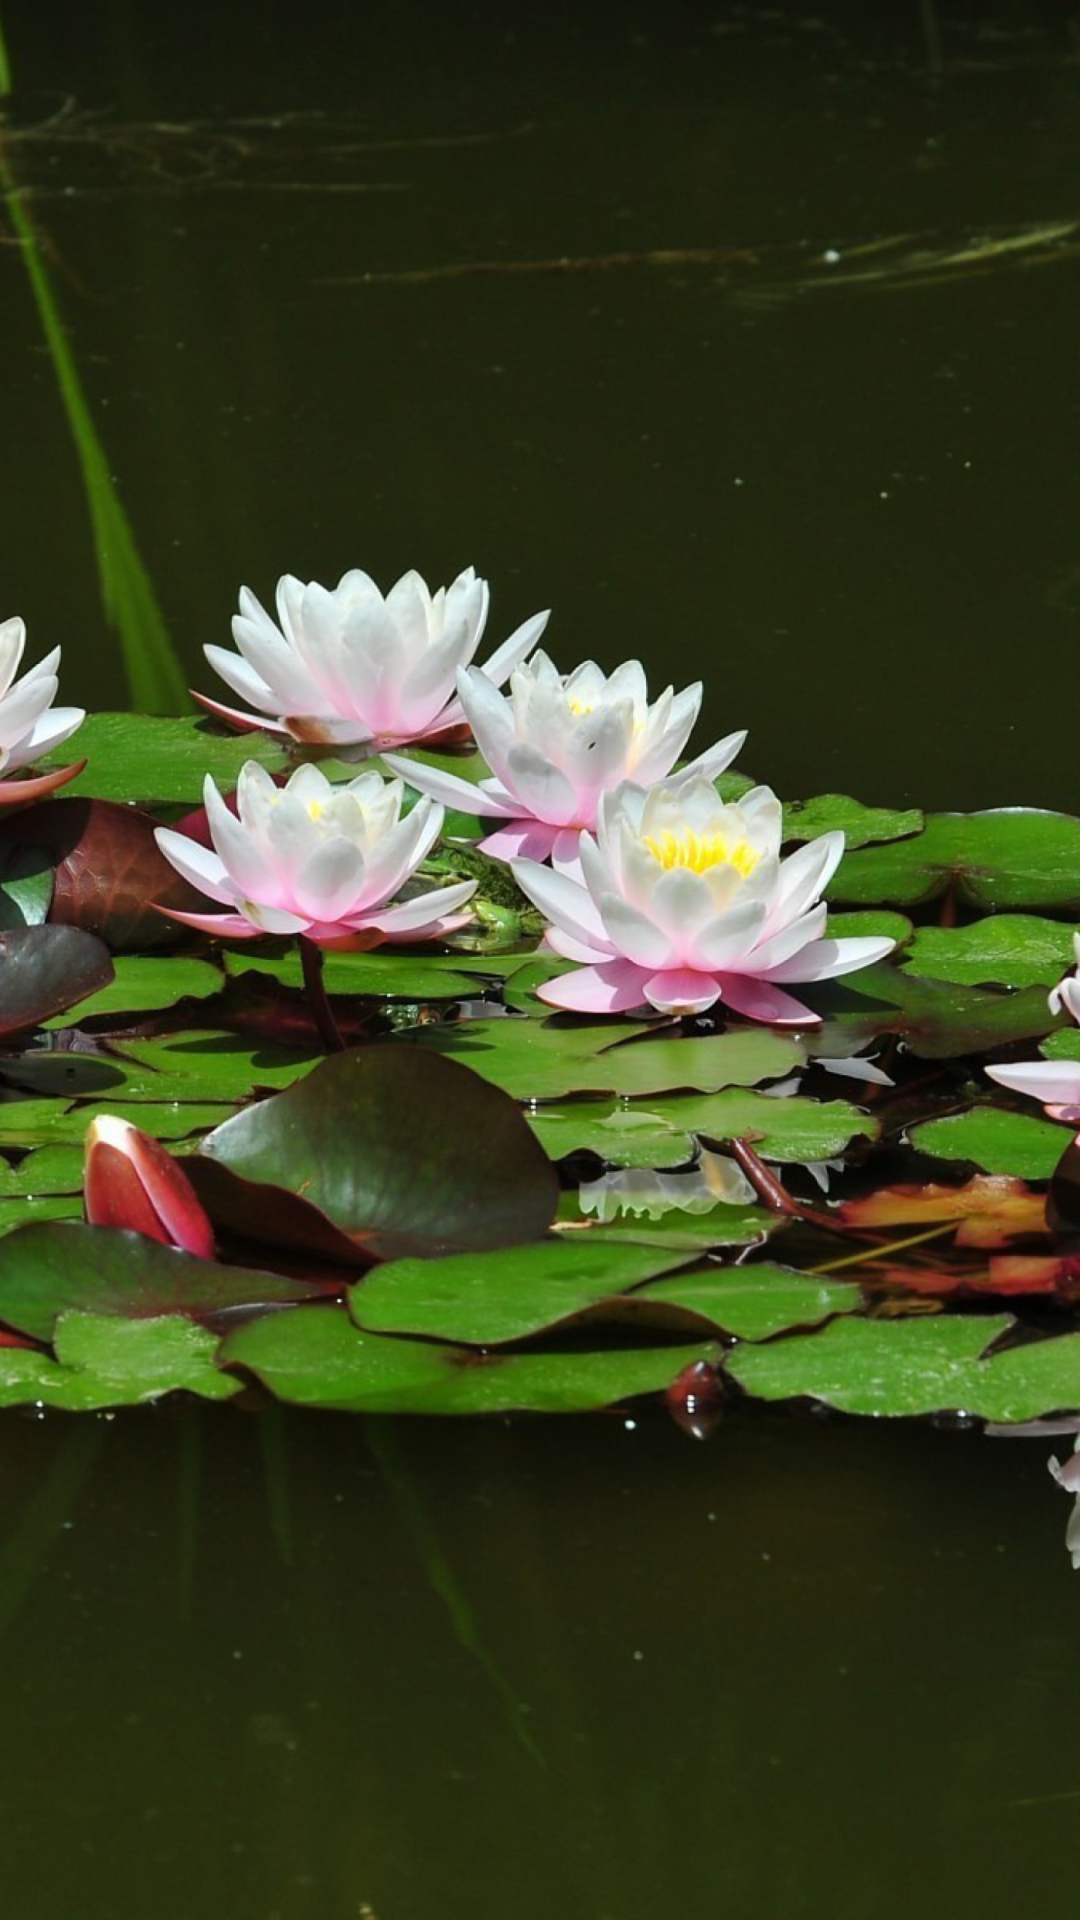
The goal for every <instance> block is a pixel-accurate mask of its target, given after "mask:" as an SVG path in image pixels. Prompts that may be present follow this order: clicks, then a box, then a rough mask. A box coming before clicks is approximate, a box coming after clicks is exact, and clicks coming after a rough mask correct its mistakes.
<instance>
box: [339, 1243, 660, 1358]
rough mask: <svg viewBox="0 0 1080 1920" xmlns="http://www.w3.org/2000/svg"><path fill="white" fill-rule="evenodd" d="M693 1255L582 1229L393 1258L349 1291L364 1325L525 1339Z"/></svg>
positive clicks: (450, 1336)
mask: <svg viewBox="0 0 1080 1920" xmlns="http://www.w3.org/2000/svg"><path fill="white" fill-rule="evenodd" d="M693 1258H694V1254H693V1253H689V1254H686V1253H684V1254H682V1255H681V1256H680V1255H679V1254H677V1253H671V1252H663V1251H661V1252H657V1251H656V1250H655V1249H653V1248H647V1247H638V1246H617V1245H613V1244H612V1243H611V1242H606V1243H604V1244H595V1243H593V1242H591V1241H590V1239H589V1237H588V1236H587V1235H586V1234H575V1235H574V1236H573V1237H572V1239H569V1240H567V1239H562V1240H554V1239H553V1240H548V1241H543V1242H541V1243H539V1244H537V1245H534V1246H528V1247H513V1248H510V1247H505V1248H500V1249H499V1250H498V1252H495V1253H468V1254H465V1253H459V1254H451V1255H449V1256H448V1257H447V1258H445V1259H442V1260H392V1261H390V1262H389V1263H388V1264H387V1265H386V1266H383V1267H379V1268H377V1269H376V1271H375V1272H374V1273H372V1274H370V1275H369V1276H368V1278H367V1279H366V1280H362V1281H361V1282H360V1283H359V1284H358V1285H357V1286H354V1287H352V1288H350V1291H349V1311H350V1313H351V1314H352V1317H353V1319H354V1320H355V1321H356V1324H357V1326H359V1327H363V1328H365V1329H367V1331H369V1332H371V1333H412V1334H421V1335H423V1336H424V1337H425V1338H428V1339H440V1340H456V1341H460V1342H462V1343H464V1344H465V1345H468V1346H480V1347H487V1346H499V1345H501V1344H503V1343H505V1342H506V1341H509V1340H524V1339H527V1338H528V1337H529V1336H530V1335H531V1334H535V1333H539V1332H541V1331H542V1330H543V1329H544V1328H545V1327H551V1326H555V1325H557V1324H558V1323H559V1322H560V1321H562V1320H569V1319H572V1318H574V1316H575V1315H577V1314H580V1313H583V1312H584V1311H585V1309H586V1308H588V1307H594V1306H596V1304H597V1303H598V1302H602V1301H605V1300H610V1299H611V1298H612V1297H613V1296H614V1295H616V1294H621V1293H624V1292H625V1291H626V1290H627V1289H628V1288H630V1287H637V1286H640V1285H641V1283H642V1281H644V1280H652V1279H653V1278H654V1277H655V1276H656V1275H657V1274H658V1273H667V1272H670V1270H671V1268H672V1267H675V1266H678V1265H680V1264H681V1263H682V1262H684V1261H686V1260H689V1259H693Z"/></svg>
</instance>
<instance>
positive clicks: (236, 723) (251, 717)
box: [188, 687, 288, 736]
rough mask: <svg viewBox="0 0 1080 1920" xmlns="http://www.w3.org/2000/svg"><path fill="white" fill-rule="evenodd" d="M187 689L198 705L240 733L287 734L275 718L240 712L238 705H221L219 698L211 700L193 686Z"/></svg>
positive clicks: (285, 729)
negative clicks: (269, 718) (267, 718)
mask: <svg viewBox="0 0 1080 1920" xmlns="http://www.w3.org/2000/svg"><path fill="white" fill-rule="evenodd" d="M188 691H189V692H190V694H191V697H192V699H193V700H197V701H198V703H199V705H200V707H205V708H206V711H207V713H212V714H215V715H216V716H217V718H218V719H219V720H227V721H228V723H229V725H230V727H238V728H239V729H240V732H241V733H281V734H285V735H286V736H287V735H288V728H287V727H283V726H280V725H279V724H278V722H277V721H276V720H266V719H262V718H261V717H260V716H259V715H258V714H257V713H241V712H240V709H239V708H238V707H223V706H222V704H221V701H220V700H211V699H210V698H209V696H208V695H207V694H205V693H199V692H197V691H196V689H195V688H194V687H190V688H189V689H188Z"/></svg>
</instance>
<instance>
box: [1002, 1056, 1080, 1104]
mask: <svg viewBox="0 0 1080 1920" xmlns="http://www.w3.org/2000/svg"><path fill="white" fill-rule="evenodd" d="M986 1072H987V1076H988V1078H989V1079H991V1080H996V1081H997V1082H998V1084H999V1085H1000V1086H1002V1087H1009V1088H1011V1090H1012V1091H1013V1093H1026V1094H1029V1095H1030V1097H1031V1098H1032V1099H1033V1100H1041V1101H1042V1103H1043V1105H1044V1106H1054V1107H1075V1106H1080V1060H1024V1061H1022V1062H1021V1063H1020V1064H1019V1065H1018V1066H1015V1067H987V1069H986Z"/></svg>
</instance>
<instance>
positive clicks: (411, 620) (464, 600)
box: [196, 567, 548, 752]
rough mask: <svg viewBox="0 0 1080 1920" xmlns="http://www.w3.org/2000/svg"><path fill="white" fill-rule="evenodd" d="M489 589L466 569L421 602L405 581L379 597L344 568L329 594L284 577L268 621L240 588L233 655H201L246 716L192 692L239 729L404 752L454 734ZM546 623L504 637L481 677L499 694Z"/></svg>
mask: <svg viewBox="0 0 1080 1920" xmlns="http://www.w3.org/2000/svg"><path fill="white" fill-rule="evenodd" d="M488 597H489V596H488V586H487V582H486V580H481V579H479V578H478V576H477V575H476V573H475V572H474V571H473V569H472V567H466V569H465V571H464V572H463V573H459V574H458V577H457V579H456V580H454V581H453V582H452V584H451V585H450V586H449V587H440V588H439V589H438V590H437V592H435V593H432V592H431V591H430V590H429V588H428V586H427V583H426V582H425V581H424V580H423V579H421V577H420V575H419V574H418V573H415V572H410V573H405V574H403V575H402V577H401V579H400V580H398V581H397V582H396V583H395V584H394V586H392V587H391V588H390V591H389V593H387V594H383V593H381V592H380V590H379V588H378V587H377V586H376V584H375V582H374V580H372V578H371V576H370V574H367V573H363V572H361V571H360V570H359V568H353V569H352V570H351V571H350V572H349V573H346V574H343V575H342V578H341V579H340V580H339V582H338V584H337V586H336V587H334V588H329V587H323V586H320V585H319V583H318V581H315V580H311V581H308V582H307V583H306V584H305V582H304V581H302V580H297V579H295V578H294V577H293V575H292V574H289V573H287V574H285V575H284V576H283V577H282V579H280V580H279V581H278V585H277V598H276V606H277V616H278V617H277V620H276V621H275V620H273V619H272V618H271V616H270V615H269V614H268V613H267V612H266V609H265V608H264V607H263V606H261V605H260V603H259V601H258V600H257V599H256V598H255V595H254V594H253V593H252V592H250V590H249V589H248V588H247V587H241V589H240V612H239V613H238V614H236V615H235V616H234V618H233V623H232V631H233V639H234V640H235V641H236V645H237V648H238V652H237V653H229V652H228V651H227V649H226V648H224V647H217V646H208V647H204V648H203V652H204V653H205V654H206V658H207V660H208V661H209V662H210V665H211V666H212V667H213V669H214V671H215V672H216V673H218V674H220V675H221V678H222V679H223V680H224V681H226V683H227V684H228V685H229V686H230V687H232V689H233V691H234V692H235V693H238V694H239V695H240V697H241V699H242V700H246V701H247V702H248V705H249V706H250V707H253V708H254V709H255V711H254V712H253V713H246V712H243V711H241V710H240V709H238V708H235V707H226V706H222V705H221V704H220V703H219V702H218V701H215V700H208V699H207V698H205V696H204V695H202V694H198V695H196V698H197V699H199V700H200V701H201V703H202V705H203V706H204V707H208V708H209V710H210V711H211V713H216V714H219V715H220V716H221V717H222V718H223V719H225V720H228V721H230V722H231V723H232V724H233V725H234V726H239V727H248V728H250V727H262V728H265V729H266V730H267V731H268V732H270V733H280V734H287V735H289V736H290V737H291V738H292V739H294V740H299V741H304V742H306V743H314V744H320V745H328V746H335V747H351V748H356V747H363V748H366V749H367V750H369V751H371V752H379V751H380V750H381V749H382V748H383V747H390V746H404V745H408V744H410V743H413V742H419V741H423V740H430V739H432V738H434V737H435V736H437V735H439V734H443V733H447V732H450V731H453V730H454V729H456V728H460V727H462V726H463V725H464V719H465V716H464V714H463V712H462V709H461V706H460V704H459V701H458V698H457V695H456V693H455V676H456V674H457V672H458V670H459V669H460V668H462V667H466V666H468V664H469V662H470V661H471V660H472V658H473V655H474V654H475V652H476V649H477V647H478V646H479V644H480V638H481V635H482V634H483V631H484V626H485V623H486V620H487V613H488ZM547 618H548V616H547V614H546V613H538V614H534V615H533V616H532V618H531V619H529V620H526V621H525V622H524V624H523V625H522V626H520V627H518V628H517V630H516V631H515V632H514V633H512V634H511V635H510V638H509V639H508V640H505V641H504V642H503V644H502V646H501V647H498V648H497V649H496V651H495V652H494V653H493V654H492V655H491V658H490V659H489V660H488V661H487V662H486V664H485V666H484V667H483V668H482V669H480V670H479V671H481V672H482V673H483V674H484V675H486V676H487V677H488V679H489V682H490V684H491V685H492V686H501V685H502V683H503V681H504V680H505V679H506V676H507V674H508V673H510V671H511V669H512V668H513V667H515V666H516V665H517V663H518V661H520V660H523V659H524V657H525V655H526V654H527V653H529V652H530V651H531V650H532V648H533V647H534V646H535V645H536V643H537V641H538V640H539V638H540V635H541V634H542V633H543V630H544V627H545V625H546V624H547Z"/></svg>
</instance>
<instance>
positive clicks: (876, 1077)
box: [0, 571, 1080, 1484]
mask: <svg viewBox="0 0 1080 1920" xmlns="http://www.w3.org/2000/svg"><path fill="white" fill-rule="evenodd" d="M487 605H488V593H487V587H486V585H485V583H484V582H483V581H481V580H479V579H478V578H477V577H476V576H475V575H474V574H473V573H472V572H471V571H469V572H466V573H464V574H462V575H461V576H460V577H459V578H458V579H457V580H456V581H455V582H454V583H453V585H452V586H451V587H450V588H448V589H447V590H445V591H440V592H438V593H435V594H431V593H429V591H428V589H427V587H426V586H425V585H424V582H423V581H422V580H420V579H419V577H418V576H417V575H415V574H410V575H407V576H405V578H404V579H403V580H401V581H399V582H398V583H397V585H396V586H394V587H393V588H392V589H391V590H390V592H389V593H387V594H386V595H385V596H384V595H382V594H381V593H380V592H379V590H378V589H377V588H376V586H375V585H374V583H373V582H372V581H371V580H370V579H369V578H368V576H367V575H365V574H362V573H357V572H354V573H350V574H346V576H345V577H344V579H343V580H342V581H341V583H340V585H339V586H338V587H337V588H336V589H334V590H328V589H325V588H322V587H320V586H317V585H314V584H312V585H303V584H302V583H301V582H299V581H296V580H292V579H290V578H286V579H285V580H283V581H282V582H281V584H280V586H279V589H278V598H277V620H276V621H275V620H274V619H272V618H271V617H270V615H269V614H268V613H266V612H265V611H264V609H263V608H262V607H261V606H260V605H259V603H258V602H257V601H256V600H255V599H254V597H253V596H252V595H251V594H250V593H248V592H247V591H246V590H245V592H244V593H243V594H242V595H241V611H240V614H239V615H238V617H237V618H236V619H235V621H234V623H233V631H234V637H235V641H236V647H237V651H236V652H235V653H234V652H230V651H226V650H225V649H221V648H215V647H209V648H207V655H208V657H209V659H210V662H211V664H212V665H213V666H214V667H215V668H216V669H217V671H218V672H219V673H220V674H221V675H222V677H223V678H224V679H225V680H226V681H227V683H228V684H229V685H230V687H232V688H233V690H234V691H235V692H236V693H238V694H239V695H240V697H241V699H242V700H243V701H244V702H245V703H246V705H245V709H243V710H240V709H234V708H224V707H221V706H219V705H218V704H217V703H216V702H213V701H210V700H206V699H203V705H204V706H206V707H208V708H210V710H211V716H212V717H211V719H210V720H207V719H203V720H199V721H196V720H194V719H185V720H175V721H170V720H158V719H148V718H145V717H139V716H131V715H115V714H102V715H93V716H90V717H89V718H86V719H83V716H82V715H81V714H80V713H79V712H78V711H77V710H74V709H62V708H57V707H56V706H55V705H54V701H55V698H56V693H57V681H56V675H57V656H56V654H55V653H54V654H52V655H50V657H49V658H48V660H46V661H44V662H43V663H42V664H41V666H40V667H38V668H35V669H33V670H32V671H31V672H30V673H29V674H27V675H25V676H24V677H23V679H21V680H17V679H16V678H15V675H16V671H17V668H18V665H19V662H20V657H21V653H22V649H23V641H24V636H23V631H22V626H21V622H17V621H9V622H7V623H6V625H4V626H2V627H0V694H2V697H0V802H7V803H8V804H6V805H4V806H3V808H2V810H0V1040H2V1044H3V1046H4V1055H3V1059H2V1061H0V1069H2V1074H3V1092H4V1097H3V1100H2V1101H0V1155H2V1157H0V1226H2V1227H3V1228H4V1229H7V1231H6V1232H5V1235H4V1238H3V1239H2V1240H0V1326H2V1328H3V1329H6V1331H5V1332H3V1334H2V1338H3V1340H4V1342H5V1343H6V1344H5V1345H4V1346H3V1347H2V1348H0V1403H3V1404H18V1403H26V1402H38V1403H41V1404H44V1405H55V1406H64V1407H69V1408H94V1407H104V1406H114V1405H120V1404H125V1403H133V1402H139V1401H144V1400H148V1399H153V1398H155V1397H157V1396H159V1395H160V1394H162V1393H166V1392H170V1391H173V1390H177V1389H182V1390H185V1391H187V1392H189V1393H194V1394H200V1395H204V1396H207V1397H211V1398H215V1399H220V1398H228V1397H233V1396H236V1395H238V1394H245V1395H247V1396H249V1397H250V1396H251V1395H252V1394H258V1393H264V1394H267V1393H268V1394H271V1395H274V1396H276V1397H277V1398H279V1399H283V1400H288V1401H293V1402H297V1403H301V1404H304V1405H315V1406H324V1407H337V1408H357V1409H366V1410H371V1409H387V1410H395V1411H403V1410H415V1411H457V1412H464V1411H493V1410H508V1409H540V1410H552V1411H553V1410H569V1409H583V1408H589V1407H600V1406H609V1405H613V1404H618V1403H622V1402H624V1401H625V1400H626V1399H627V1398H629V1397H631V1396H634V1395H638V1394H643V1393H657V1392H660V1393H664V1394H666V1396H667V1399H668V1404H669V1406H670V1408H671V1410H672V1412H673V1413H674V1414H675V1415H676V1417H677V1418H679V1419H680V1421H682V1422H683V1423H684V1424H688V1425H689V1426H691V1427H692V1428H693V1429H694V1430H703V1429H704V1427H706V1426H707V1425H708V1424H709V1423H710V1421H711V1420H712V1419H714V1418H715V1416H716V1412H717V1410H718V1409H719V1407H720V1405H721V1403H722V1402H723V1401H725V1400H732V1401H736V1400H741V1399H744V1398H747V1397H749V1398H753V1399H760V1400H795V1401H810V1402H822V1403H825V1404H827V1405H830V1406H833V1407H836V1408H838V1409H841V1410H843V1411H846V1412H849V1413H863V1414H907V1413H923V1414H937V1415H942V1416H947V1415H954V1416H955V1415H959V1414H963V1415H965V1416H969V1417H971V1416H973V1417H977V1418H980V1419H983V1420H986V1421H988V1422H992V1423H994V1424H996V1425H997V1426H1003V1427H1007V1428H1008V1429H1009V1430H1011V1431H1016V1430H1018V1429H1020V1428H1022V1427H1024V1426H1027V1425H1028V1424H1029V1423H1032V1422H1041V1421H1045V1420H1048V1419H1050V1420H1056V1421H1061V1420H1064V1421H1065V1422H1066V1423H1067V1422H1068V1421H1069V1420H1070V1419H1071V1418H1072V1417H1073V1416H1076V1415H1077V1414H1080V1331H1078V1330H1077V1321H1076V1301H1077V1299H1078V1298H1080V1253H1078V1251H1077V1246H1076V1236H1077V1234H1078V1233H1080V1165H1078V1164H1077V1163H1078V1161H1080V1154H1078V1150H1077V1149H1075V1148H1074V1147H1073V1146H1072V1134H1073V1131H1074V1130H1075V1123H1076V1122H1077V1121H1078V1118H1080V1116H1078V1115H1077V1113H1075V1112H1074V1108H1080V1025H1078V1021H1077V1014H1078V1008H1080V988H1078V987H1077V984H1076V977H1075V975H1074V973H1073V968H1074V967H1075V965H1076V960H1077V953H1076V952H1075V951H1074V945H1073V939H1074V929H1075V926H1076V923H1077V921H1078V920H1080V820H1078V819H1075V818H1073V817H1071V816H1068V815H1063V814H1053V813H1045V812H1041V811H1038V810H1035V809H1025V808H1006V809H1001V810H997V811H991V812H985V813H980V814H971V815H964V814H958V813H944V814H938V815H931V816H928V817H924V816H923V814H922V813H920V812H919V811H917V810H915V809H908V810H904V811H896V810H891V809H887V808H877V807H866V806H863V805H861V804H860V803H858V802H857V801H855V800H853V799H850V798H848V797H846V796H843V795H819V796H817V797H815V798H812V799H809V800H806V801H803V802H798V803H789V804H787V805H783V806H782V805H781V802H780V801H779V799H778V798H777V797H776V795H775V794H774V793H772V791H771V790H770V789H768V788H766V787H762V786H759V785H755V784H754V783H753V782H752V781H751V780H750V779H749V778H748V777H746V776H744V775H743V774H742V773H741V772H738V771H735V770H734V762H735V759H736V757H737V755H738V754H739V753H740V751H741V750H742V748H743V745H744V738H745V737H744V735H742V734H741V733H733V734H731V735H729V736H728V737H727V738H726V739H725V740H722V741H721V742H719V743H718V744H717V745H716V746H714V747H713V748H711V749H709V750H708V751H706V752H705V753H703V754H701V755H699V756H698V758H697V759H696V760H693V761H691V762H690V763H689V765H682V766H680V765H679V757H680V756H681V754H682V753H683V750H684V748H685V747H686V744H687V741H688V739H689V735H690V732H691V729H692V727H693V724H694V721H695V719H696V717H697V714H698V710H699V707H700V703H701V688H700V686H695V687H691V688H688V689H686V690H685V691H684V692H682V693H674V692H673V691H672V690H671V689H669V690H668V691H667V692H665V693H664V694H662V695H661V696H660V698H659V699H657V700H655V701H654V702H652V703H650V702H649V700H648V697H647V691H646V685H645V676H644V672H643V670H642V668H641V667H640V665H639V664H638V663H636V662H628V663H626V664H625V665H624V666H622V667H619V668H618V669H617V670H616V671H615V672H614V673H613V674H611V675H605V674H604V673H602V672H601V670H600V669H599V668H598V667H596V666H595V665H594V664H593V663H591V662H586V663H585V664H584V665H582V666H580V667H578V668H576V669H575V670H574V671H572V672H570V673H564V672H561V671H560V670H559V669H558V668H557V667H556V666H555V664H554V663H553V661H552V660H551V659H550V658H549V657H548V656H547V654H545V653H543V652H541V651H539V650H538V642H539V641H540V639H541V637H542V635H543V632H544V626H545V622H546V618H547V616H546V615H538V616H536V617H534V618H533V619H532V620H530V621H527V622H526V623H525V624H524V626H523V627H521V628H519V629H518V631H517V633H515V634H513V635H512V636H511V637H510V639H509V640H507V641H506V642H504V643H503V645H502V646H500V647H499V648H498V649H497V650H496V651H495V652H494V653H493V654H492V655H491V656H490V658H489V659H488V660H487V662H486V664H484V665H477V664H474V658H475V655H476V653H477V650H478V647H479V643H480V639H481V635H482V632H483V628H484V623H485V618H486V613H487ZM507 683H508V684H507ZM201 697H202V696H200V698H201ZM222 720H225V721H226V722H227V723H228V726H229V728H230V731H229V732H228V733H226V732H223V731H221V730H220V722H221V721H222ZM80 722H81V726H80ZM76 729H79V735H80V740H79V744H80V748H81V750H82V752H83V754H84V756H85V757H84V759H82V760H80V761H79V762H77V763H74V764H61V763H60V758H61V756H60V752H59V750H60V749H61V748H62V747H64V745H65V742H66V741H67V740H68V739H69V738H70V737H71V736H72V735H73V734H74V733H75V731H76ZM406 749H408V751H407V752H406V751H405V750H406ZM76 783H77V784H76ZM61 786H65V787H66V788H67V790H66V791H65V792H64V793H62V794H61V793H58V791H57V789H58V788H60V787H61ZM84 795H85V797H84ZM826 888H827V889H828V894H829V900H828V904H827V905H826V903H825V900H824V899H823V897H822V896H823V894H824V892H825V890H826ZM313 956H314V958H315V960H317V962H318V964H317V965H315V964H313ZM793 986H797V987H798V997H796V996H795V995H793V994H792V993H791V992H790V991H789V989H790V988H791V987H793ZM327 1048H330V1049H331V1050H332V1052H331V1057H329V1058H326V1057H324V1056H325V1054H326V1051H327ZM1037 1048H1038V1049H1039V1051H1040V1055H1041V1057H1040V1059H1039V1060H1038V1061H1033V1060H1032V1058H1031V1056H1032V1055H1033V1054H1034V1052H1035V1050H1036V1049H1037ZM1033 1102H1034V1103H1038V1104H1037V1105H1036V1104H1033ZM1041 1105H1045V1108H1046V1112H1045V1113H1043V1112H1040V1111H1039V1106H1041ZM1070 1123H1073V1124H1070ZM88 1129H89V1146H87V1145H86V1139H87V1130H88ZM84 1165H85V1194H84ZM823 1188H824V1189H825V1190H824V1191H823V1190H822V1189H823ZM1075 1471H1076V1470H1075V1469H1074V1468H1073V1467H1072V1465H1071V1464H1070V1466H1069V1467H1066V1468H1063V1469H1059V1473H1060V1474H1061V1475H1062V1476H1063V1478H1064V1481H1065V1484H1071V1480H1072V1477H1073V1476H1074V1474H1075Z"/></svg>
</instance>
